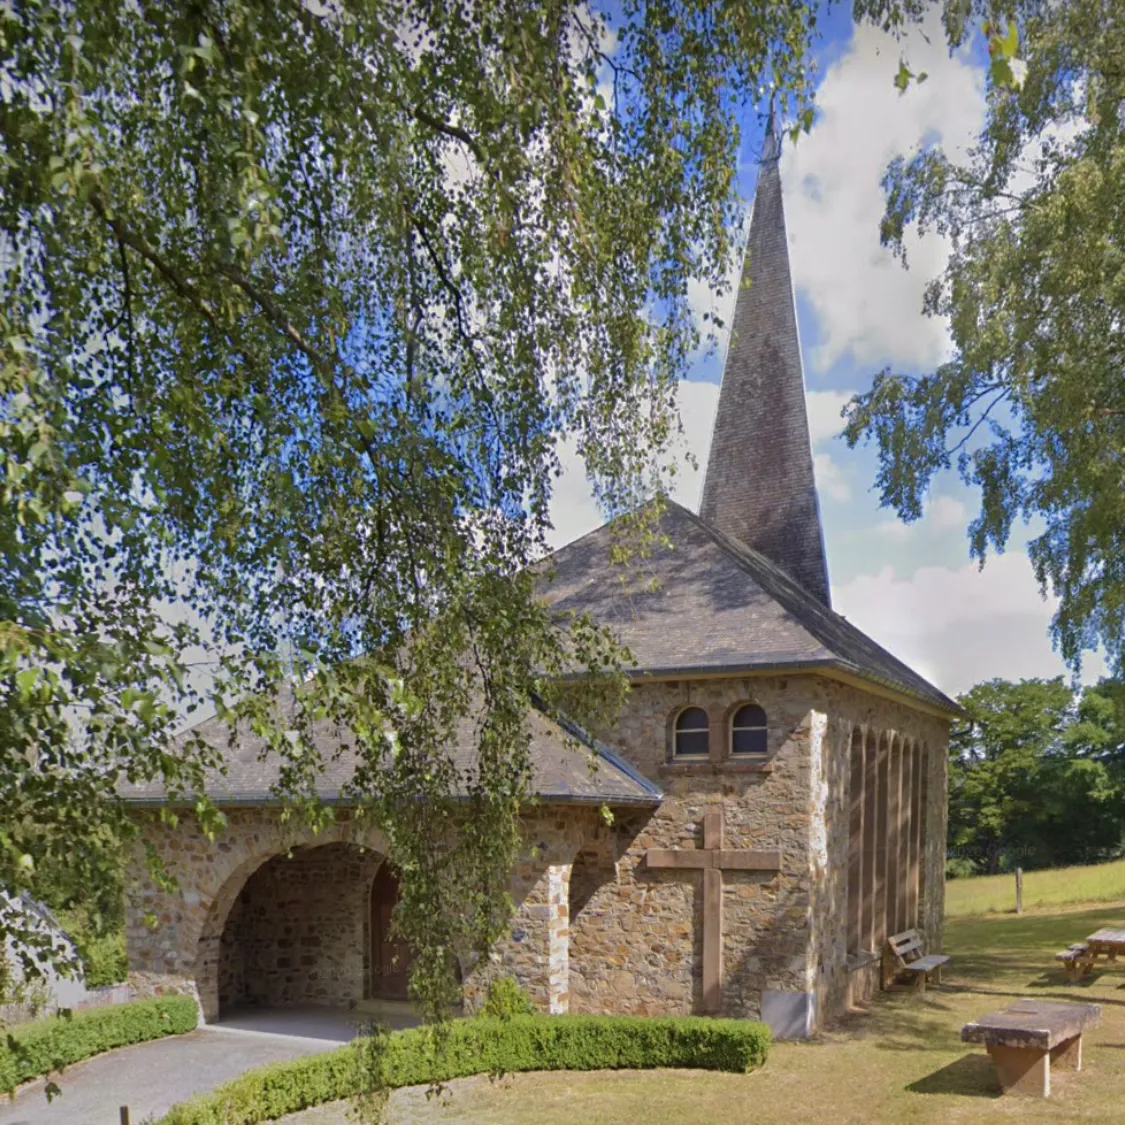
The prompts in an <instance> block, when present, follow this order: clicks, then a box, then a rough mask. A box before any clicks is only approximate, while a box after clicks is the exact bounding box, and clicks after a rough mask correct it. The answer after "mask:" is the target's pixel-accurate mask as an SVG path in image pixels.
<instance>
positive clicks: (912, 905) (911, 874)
mask: <svg viewBox="0 0 1125 1125" xmlns="http://www.w3.org/2000/svg"><path fill="white" fill-rule="evenodd" d="M914 781H915V769H914V743H913V741H910V742H907V743H905V744H904V745H903V748H902V855H903V871H902V880H903V881H902V885H903V902H902V926H901V927H900V928H901V929H904V930H909V929H911V928H912V927H913V926H914V922H915V919H916V918H917V917H918V853H917V852H916V851H915V850H914V843H915V841H914Z"/></svg>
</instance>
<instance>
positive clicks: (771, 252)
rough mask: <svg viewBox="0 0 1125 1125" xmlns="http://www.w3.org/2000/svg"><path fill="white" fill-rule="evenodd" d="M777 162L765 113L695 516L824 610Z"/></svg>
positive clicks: (824, 581) (824, 566)
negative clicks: (759, 557) (771, 566)
mask: <svg viewBox="0 0 1125 1125" xmlns="http://www.w3.org/2000/svg"><path fill="white" fill-rule="evenodd" d="M779 156H780V148H779V146H778V141H777V134H776V132H775V130H774V124H773V119H772V115H771V119H770V125H769V131H768V133H767V135H766V146H765V150H764V151H763V153H762V162H761V166H760V170H759V172H758V184H757V187H756V188H755V191H754V211H753V214H752V216H751V222H750V234H749V237H748V239H747V243H746V255H745V261H744V263H743V267H742V279H741V284H740V287H739V291H738V298H737V300H736V302H735V307H734V317H733V321H732V324H731V335H730V343H729V344H728V346H727V355H726V363H725V365H724V368H723V382H722V386H721V388H720V390H719V405H718V410H717V411H716V414H715V428H714V431H713V433H712V436H711V452H710V456H709V458H708V462H707V476H706V478H705V480H704V484H703V499H702V503H701V504H700V508H699V514H700V515H701V516H702V517H703V519H704V520H706V521H707V523H709V524H710V525H711V526H712V527H714V528H715V529H716V530H718V531H720V532H722V533H723V534H724V535H728V536H730V537H731V538H732V539H735V540H737V541H738V542H740V543H745V544H746V545H747V546H749V547H753V548H754V549H755V550H756V551H759V552H761V554H763V555H765V556H766V558H769V559H772V560H773V561H774V562H775V563H776V564H777V565H778V566H779V567H781V569H782V570H784V571H785V572H786V573H787V574H789V575H790V577H792V578H794V579H795V580H796V581H797V582H798V583H799V584H800V585H801V586H803V587H804V588H805V589H806V590H808V592H809V593H810V594H812V595H813V596H814V597H816V598H817V599H819V600H820V601H821V602H823V603H824V605H826V606H827V605H830V604H831V602H830V597H829V588H828V563H827V560H826V556H825V551H824V535H823V531H822V529H821V524H820V507H819V504H818V501H817V495H816V480H815V478H814V474H813V456H812V445H811V443H810V441H809V424H808V416H807V408H806V405H805V380H804V375H803V373H802V368H801V344H800V338H799V336H798V334H797V310H796V307H795V305H794V303H793V280H792V277H791V275H790V271H789V247H788V243H787V240H786V234H785V207H784V203H783V201H782V195H781V174H780V172H779V170H778V161H779Z"/></svg>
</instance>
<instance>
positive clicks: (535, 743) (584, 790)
mask: <svg viewBox="0 0 1125 1125" xmlns="http://www.w3.org/2000/svg"><path fill="white" fill-rule="evenodd" d="M279 707H281V708H282V709H283V711H284V710H285V709H291V708H292V696H291V695H288V696H286V697H284V698H283V699H282V700H281V701H280V703H279ZM564 723H565V720H564ZM528 724H529V728H530V732H531V757H532V783H531V790H532V792H533V793H534V794H535V795H536V796H537V797H538V798H539V799H540V800H542V801H547V802H557V803H565V804H571V805H582V804H590V805H602V804H605V805H610V806H613V807H620V806H628V805H639V806H646V807H654V806H656V805H659V804H660V802H661V801H662V800H663V798H664V795H663V793H662V792H661V790H660V789H659V787H658V786H656V785H654V784H653V783H652V782H650V781H649V780H647V778H645V777H644V776H643V775H641V774H640V773H638V772H637V771H636V770H635V769H634V768H633V767H632V766H631V765H629V763H628V762H625V761H623V760H622V759H621V758H619V757H618V756H617V755H616V754H614V753H613V751H611V750H610V749H609V748H608V747H606V746H604V745H602V744H601V743H599V742H596V741H595V740H594V739H592V738H590V737H589V736H588V735H586V734H585V732H583V731H581V730H580V729H579V728H577V727H575V726H573V725H572V724H570V723H565V727H564V726H560V725H559V723H556V722H555V721H554V720H552V719H551V718H549V717H548V716H547V715H546V714H545V713H544V712H543V711H542V710H541V709H539V708H533V709H532V710H531V711H530V712H529V716H528ZM192 733H195V734H200V735H202V736H203V737H204V738H205V739H206V740H207V741H208V742H210V743H211V745H213V746H214V747H215V748H216V749H218V750H222V752H223V758H224V761H225V762H226V766H227V769H226V773H225V774H223V773H219V772H217V771H214V772H212V773H210V774H209V776H208V778H207V783H206V792H207V795H208V796H209V797H211V798H212V799H213V800H214V801H215V802H216V803H217V804H220V805H239V804H248V805H249V804H252V805H261V804H264V803H268V801H270V800H271V799H272V798H273V787H274V785H275V784H276V782H277V780H278V776H279V773H280V765H281V763H280V760H279V759H278V757H277V755H275V754H270V755H268V756H267V757H265V758H263V757H262V751H263V749H264V746H265V743H264V741H263V740H262V738H261V737H259V736H258V735H256V734H254V733H253V732H252V731H250V730H249V729H247V728H245V727H243V728H240V729H239V730H238V736H237V738H236V740H235V743H234V745H233V747H232V746H231V745H230V742H229V739H230V729H229V728H228V727H227V725H226V724H225V723H224V722H223V721H222V720H220V719H217V718H213V719H207V720H205V721H204V722H202V723H199V724H198V725H197V726H196V727H194V728H193V730H192ZM476 735H477V728H476V721H475V720H474V718H472V717H467V718H466V719H465V720H464V721H463V722H462V723H461V725H460V727H459V728H458V730H457V732H456V734H455V736H454V739H453V745H452V747H451V752H452V754H453V757H454V762H455V764H456V766H457V768H458V770H459V771H460V772H461V774H462V776H465V775H466V774H467V773H468V772H469V771H470V770H472V767H473V764H474V758H475V754H476V746H477V737H476ZM568 736H569V737H568ZM314 738H315V741H316V743H317V747H318V749H319V750H320V751H321V754H322V756H323V758H324V762H325V765H324V769H323V771H322V772H321V773H320V775H319V778H318V784H317V794H318V796H319V797H320V798H321V799H322V800H324V801H326V802H329V803H333V802H339V803H344V804H346V803H347V797H346V795H342V794H341V789H342V788H343V787H344V786H345V785H346V784H347V783H348V781H349V780H350V779H351V778H352V776H353V772H354V768H355V764H356V755H355V752H354V751H353V750H350V749H344V751H343V752H342V753H340V754H339V756H337V757H333V754H334V753H335V752H336V750H337V748H338V747H339V746H340V745H341V744H342V743H345V744H346V743H347V741H348V740H347V736H346V734H345V736H344V737H343V738H341V736H340V733H339V732H338V729H337V728H336V726H335V725H334V724H331V723H328V722H325V723H323V724H321V725H320V726H318V728H317V729H316V733H315V735H314ZM576 741H577V742H578V743H580V745H577V746H576V745H575V742H576ZM120 792H121V795H122V797H123V798H124V799H125V800H126V801H129V802H132V803H134V804H145V805H155V804H164V803H165V802H166V794H165V791H164V787H163V785H161V784H160V783H159V782H149V783H145V784H135V785H123V786H122V787H121V789H120Z"/></svg>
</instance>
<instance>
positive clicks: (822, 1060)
mask: <svg viewBox="0 0 1125 1125" xmlns="http://www.w3.org/2000/svg"><path fill="white" fill-rule="evenodd" d="M1122 914H1123V909H1122V907H1121V906H1120V905H1118V906H1114V907H1105V906H1100V907H1095V908H1090V907H1084V908H1078V909H1073V908H1072V909H1070V910H1065V911H1055V912H1052V913H1042V912H1038V913H1030V914H1024V915H1022V916H1020V917H1016V916H1014V915H1007V916H1005V915H996V916H993V917H984V918H958V919H953V920H951V921H949V922H948V923H947V928H946V942H945V948H946V952H947V953H949V954H951V955H952V957H953V961H952V963H951V964H950V965H949V966H947V969H946V974H945V983H944V985H943V987H942V988H940V989H934V990H930V991H928V992H927V993H926V995H925V996H917V995H913V994H910V993H893V994H889V995H887V996H884V997H882V998H880V999H879V1000H878V1001H877V1002H876V1003H875V1004H874V1006H873V1008H872V1010H871V1011H870V1012H869V1013H865V1014H858V1015H854V1016H851V1017H849V1018H848V1019H847V1020H846V1021H845V1022H844V1023H843V1024H842V1025H841V1026H839V1027H838V1028H836V1029H834V1030H832V1031H830V1032H828V1033H827V1034H825V1035H824V1036H822V1037H821V1038H820V1039H818V1040H815V1041H811V1042H804V1043H797V1042H789V1043H777V1044H775V1045H774V1047H773V1050H772V1052H771V1054H770V1059H769V1062H768V1063H767V1064H766V1066H765V1067H764V1068H763V1069H762V1070H760V1071H758V1072H756V1073H754V1074H747V1075H736V1074H715V1073H711V1072H702V1071H647V1072H643V1071H633V1072H622V1073H615V1072H611V1071H599V1072H595V1073H590V1074H565V1073H561V1074H560V1073H555V1074H521V1075H512V1076H510V1077H508V1078H505V1079H502V1080H500V1081H498V1082H495V1083H493V1082H490V1081H489V1080H488V1079H487V1078H470V1079H462V1080H459V1081H456V1082H453V1083H451V1084H450V1087H449V1094H450V1096H449V1097H448V1099H447V1101H446V1102H445V1103H444V1104H442V1103H441V1102H439V1100H438V1099H432V1100H427V1099H426V1097H425V1094H424V1091H421V1090H401V1091H397V1092H396V1093H395V1094H394V1095H393V1096H392V1098H391V1102H390V1106H389V1107H388V1108H389V1114H388V1117H389V1121H390V1122H391V1123H392V1125H407V1123H412V1125H466V1123H468V1122H472V1123H474V1125H494V1123H495V1125H498V1123H501V1122H503V1123H506V1125H548V1123H551V1125H557V1123H570V1125H618V1123H620V1125H625V1123H635V1125H665V1123H667V1125H678V1123H683V1122H689V1123H700V1125H702V1123H708V1125H727V1123H731V1125H733V1123H739V1125H770V1123H779V1125H780V1123H793V1125H801V1123H812V1122H818V1123H819V1122H824V1123H826V1125H828V1123H833V1125H835V1123H839V1125H845V1123H852V1122H854V1123H866V1122H871V1123H885V1125H908V1123H912V1122H933V1123H935V1125H937V1123H942V1125H945V1123H949V1125H969V1123H972V1125H978V1123H979V1125H989V1123H992V1122H997V1123H1000V1122H1011V1123H1012V1125H1032V1123H1035V1122H1058V1123H1059V1125H1093V1123H1102V1122H1105V1123H1113V1125H1120V1123H1121V1121H1122V1120H1123V1118H1125V965H1120V966H1119V967H1117V968H1115V970H1114V971H1113V972H1100V973H1098V974H1097V975H1095V976H1094V977H1093V978H1092V979H1091V980H1090V981H1089V982H1083V983H1081V984H1069V983H1068V982H1067V981H1066V979H1065V978H1064V976H1063V973H1062V971H1061V970H1060V969H1058V968H1056V962H1055V961H1054V954H1055V953H1056V952H1057V951H1058V950H1059V949H1063V948H1065V947H1066V945H1067V944H1068V943H1069V942H1071V941H1077V940H1079V939H1081V938H1083V937H1085V936H1086V935H1087V934H1088V933H1091V932H1093V931H1094V930H1096V929H1098V928H1099V927H1100V926H1106V925H1111V924H1116V925H1121V924H1122ZM1020 996H1036V997H1042V998H1052V999H1060V1000H1079V1001H1082V1000H1085V1001H1092V1002H1096V1003H1099V1004H1101V1005H1102V1021H1101V1024H1100V1025H1099V1026H1098V1027H1097V1028H1095V1029H1094V1030H1093V1031H1092V1032H1088V1033H1087V1034H1086V1036H1085V1037H1084V1039H1083V1055H1084V1058H1083V1069H1082V1071H1081V1072H1080V1073H1077V1074H1076V1073H1073V1072H1067V1071H1056V1072H1055V1073H1054V1074H1053V1075H1052V1076H1051V1084H1052V1095H1051V1098H1050V1099H1049V1100H1046V1101H1042V1100H1039V1099H1031V1098H1023V1097H1014V1096H1010V1095H1009V1096H1007V1097H1001V1096H1000V1094H999V1091H998V1089H997V1087H996V1080H995V1077H994V1072H993V1069H992V1064H991V1062H990V1061H989V1059H988V1056H987V1055H986V1054H985V1051H984V1048H983V1047H974V1046H970V1045H968V1044H963V1043H962V1042H961V1041H960V1030H961V1025H962V1024H963V1023H965V1022H967V1021H968V1020H970V1019H972V1018H973V1017H974V1016H977V1015H980V1014H982V1013H984V1012H987V1011H990V1010H992V1009H994V1008H998V1007H1003V1006H1005V1005H1006V1004H1007V1002H1008V1001H1009V1000H1011V999H1012V998H1015V997H1020ZM287 1120H288V1123H289V1125H344V1122H345V1121H347V1120H348V1116H347V1111H346V1110H345V1109H344V1108H342V1107H335V1106H324V1107H322V1108H320V1109H318V1110H312V1111H309V1112H307V1113H304V1114H299V1115H297V1116H296V1117H293V1118H289V1119H287Z"/></svg>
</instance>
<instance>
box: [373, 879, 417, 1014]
mask: <svg viewBox="0 0 1125 1125" xmlns="http://www.w3.org/2000/svg"><path fill="white" fill-rule="evenodd" d="M398 897H399V884H398V875H397V873H396V872H395V870H394V867H393V866H392V865H391V864H390V863H384V864H383V865H382V866H381V867H380V868H379V870H378V871H377V872H376V873H375V879H374V882H373V883H372V884H371V996H372V997H373V998H374V999H376V1000H406V999H408V993H407V986H408V984H409V979H410V961H411V953H410V947H409V946H408V945H407V944H406V943H405V942H402V941H397V940H395V939H394V938H393V937H392V936H391V914H392V912H393V911H394V908H395V904H396V903H397V902H398Z"/></svg>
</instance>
